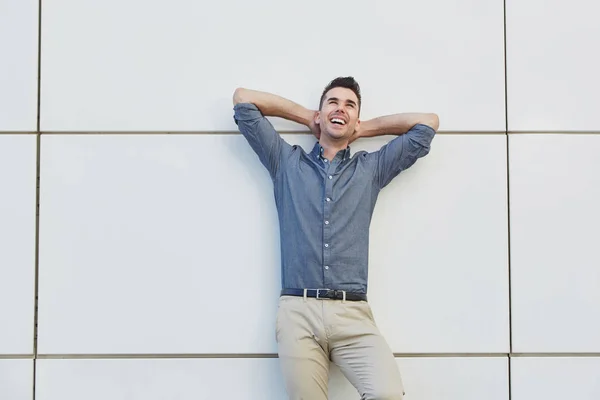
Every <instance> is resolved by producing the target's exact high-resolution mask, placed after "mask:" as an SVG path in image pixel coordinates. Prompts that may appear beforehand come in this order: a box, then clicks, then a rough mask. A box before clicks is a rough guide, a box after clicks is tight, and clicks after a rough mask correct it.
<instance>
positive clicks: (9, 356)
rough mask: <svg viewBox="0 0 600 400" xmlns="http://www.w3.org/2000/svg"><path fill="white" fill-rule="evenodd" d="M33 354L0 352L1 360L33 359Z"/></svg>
mask: <svg viewBox="0 0 600 400" xmlns="http://www.w3.org/2000/svg"><path fill="white" fill-rule="evenodd" d="M33 357H34V356H33V354H0V360H33Z"/></svg>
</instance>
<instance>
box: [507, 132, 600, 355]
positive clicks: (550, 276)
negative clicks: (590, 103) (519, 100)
mask: <svg viewBox="0 0 600 400" xmlns="http://www.w3.org/2000/svg"><path fill="white" fill-rule="evenodd" d="M599 152H600V136H598V135H513V136H510V178H511V180H510V184H511V187H510V189H511V190H510V193H511V199H510V205H511V250H512V251H511V256H512V264H511V266H512V317H513V345H514V346H513V350H514V351H516V352H599V351H600V342H599V341H598V338H599V337H600V320H599V319H598V315H600V290H598V289H599V288H600V269H599V268H598V266H599V265H600V256H599V255H598V251H597V247H598V238H599V237H600V228H599V227H600V209H599V208H598V204H600V174H599V173H598V171H600V159H599V158H598V153H599Z"/></svg>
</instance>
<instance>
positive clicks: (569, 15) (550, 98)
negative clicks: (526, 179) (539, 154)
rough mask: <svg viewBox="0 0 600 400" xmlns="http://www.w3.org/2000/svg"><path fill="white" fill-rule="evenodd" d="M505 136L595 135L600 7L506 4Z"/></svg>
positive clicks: (557, 2)
mask: <svg viewBox="0 0 600 400" xmlns="http://www.w3.org/2000/svg"><path fill="white" fill-rule="evenodd" d="M506 11H507V13H506V36H507V44H506V49H507V55H506V59H507V62H508V64H507V67H508V68H507V78H508V126H509V130H528V131H532V130H533V131H542V132H543V131H582V130H583V131H592V130H593V131H598V130H600V122H599V121H598V118H597V117H596V115H597V110H598V108H599V107H600V98H599V97H598V91H599V90H600V79H599V78H598V70H600V56H599V55H598V52H597V51H590V49H594V48H597V47H598V37H600V25H599V24H598V20H597V15H598V13H600V5H599V4H598V3H597V2H594V1H589V0H573V1H569V2H566V1H561V0H507V1H506Z"/></svg>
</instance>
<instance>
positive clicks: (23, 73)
mask: <svg viewBox="0 0 600 400" xmlns="http://www.w3.org/2000/svg"><path fill="white" fill-rule="evenodd" d="M38 4H39V1H38V0H2V2H0V60H2V62H0V131H13V132H14V131H35V129H36V124H37V76H38V68H37V65H38Z"/></svg>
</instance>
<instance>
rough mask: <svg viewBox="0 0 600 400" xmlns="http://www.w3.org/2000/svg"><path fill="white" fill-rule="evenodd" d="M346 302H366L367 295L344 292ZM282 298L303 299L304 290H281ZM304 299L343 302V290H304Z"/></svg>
mask: <svg viewBox="0 0 600 400" xmlns="http://www.w3.org/2000/svg"><path fill="white" fill-rule="evenodd" d="M345 293H346V300H349V301H367V295H366V294H362V293H352V292H345ZM281 295H282V296H301V297H304V289H282V290H281ZM306 297H314V298H317V299H329V300H343V299H344V291H343V290H333V289H306Z"/></svg>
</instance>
